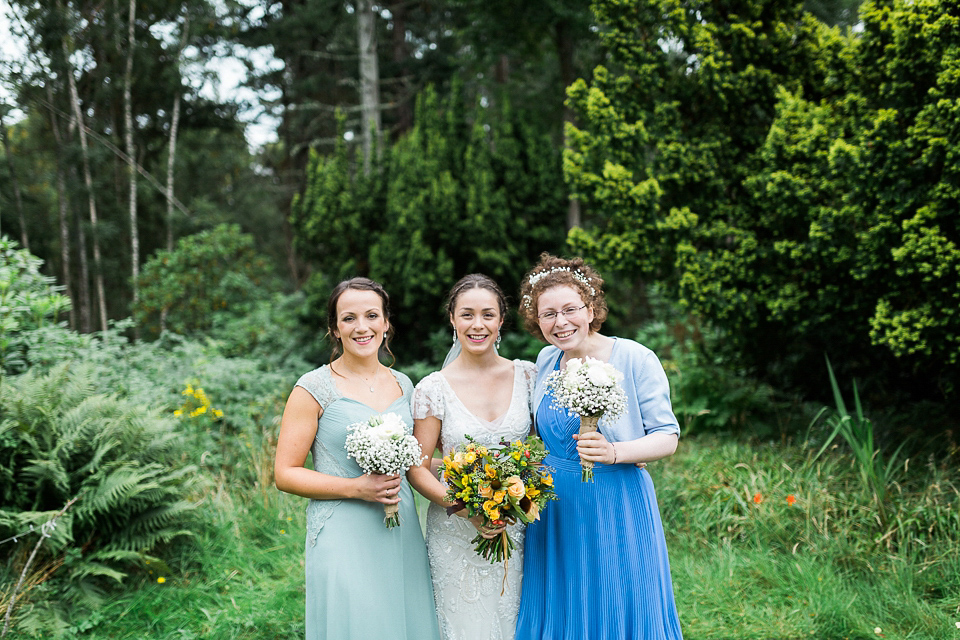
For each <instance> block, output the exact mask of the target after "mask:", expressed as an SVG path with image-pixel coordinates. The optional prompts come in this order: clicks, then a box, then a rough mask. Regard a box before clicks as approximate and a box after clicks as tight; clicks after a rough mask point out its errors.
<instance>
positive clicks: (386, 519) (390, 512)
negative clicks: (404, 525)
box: [383, 504, 400, 529]
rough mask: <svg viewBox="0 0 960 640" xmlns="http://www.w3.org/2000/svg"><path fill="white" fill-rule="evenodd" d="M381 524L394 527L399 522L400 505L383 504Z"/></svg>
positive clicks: (390, 527)
mask: <svg viewBox="0 0 960 640" xmlns="http://www.w3.org/2000/svg"><path fill="white" fill-rule="evenodd" d="M383 513H384V516H383V524H385V525H387V529H393V528H394V527H396V526H398V525H399V524H400V505H399V504H385V505H383Z"/></svg>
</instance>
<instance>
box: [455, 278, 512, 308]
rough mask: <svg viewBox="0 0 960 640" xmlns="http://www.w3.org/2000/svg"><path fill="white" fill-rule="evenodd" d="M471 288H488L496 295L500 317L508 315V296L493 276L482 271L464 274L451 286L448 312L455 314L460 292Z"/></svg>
mask: <svg viewBox="0 0 960 640" xmlns="http://www.w3.org/2000/svg"><path fill="white" fill-rule="evenodd" d="M470 289H486V290H487V291H489V292H490V293H492V294H493V295H494V296H496V298H497V307H498V308H499V309H500V317H501V318H505V317H506V315H507V297H506V296H505V295H503V291H502V290H501V289H500V287H499V286H498V285H497V283H496V282H494V281H493V278H490V277H489V276H485V275H483V274H482V273H471V274H470V275H467V276H463V277H462V278H460V279H459V280H457V283H456V284H455V285H453V287H451V288H450V293H448V294H447V314H449V315H451V316H452V315H453V312H454V310H455V309H456V306H457V298H459V297H460V294H462V293H463V292H465V291H469V290H470Z"/></svg>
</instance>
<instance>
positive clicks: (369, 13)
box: [357, 0, 382, 175]
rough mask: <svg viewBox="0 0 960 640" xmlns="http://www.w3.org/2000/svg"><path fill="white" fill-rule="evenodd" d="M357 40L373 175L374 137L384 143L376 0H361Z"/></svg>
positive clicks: (367, 163)
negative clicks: (381, 124) (382, 137)
mask: <svg viewBox="0 0 960 640" xmlns="http://www.w3.org/2000/svg"><path fill="white" fill-rule="evenodd" d="M357 42H358V45H359V49H360V114H361V115H360V117H361V118H362V119H363V121H362V123H361V129H360V130H361V142H362V147H363V173H364V175H370V167H371V164H372V163H371V161H372V158H371V154H372V153H373V142H374V137H376V141H377V149H380V148H382V144H380V142H381V141H380V66H379V63H378V60H377V23H376V14H375V13H374V10H373V1H372V0H357Z"/></svg>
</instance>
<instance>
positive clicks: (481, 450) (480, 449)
mask: <svg viewBox="0 0 960 640" xmlns="http://www.w3.org/2000/svg"><path fill="white" fill-rule="evenodd" d="M477 453H478V454H480V455H481V456H485V455H487V453H488V451H487V448H486V447H477Z"/></svg>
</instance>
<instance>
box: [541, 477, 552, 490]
mask: <svg viewBox="0 0 960 640" xmlns="http://www.w3.org/2000/svg"><path fill="white" fill-rule="evenodd" d="M543 484H544V485H545V486H548V487H552V486H553V476H543Z"/></svg>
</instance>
